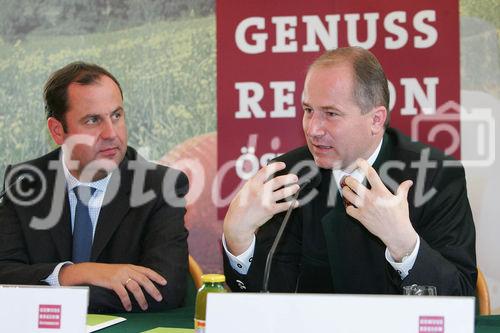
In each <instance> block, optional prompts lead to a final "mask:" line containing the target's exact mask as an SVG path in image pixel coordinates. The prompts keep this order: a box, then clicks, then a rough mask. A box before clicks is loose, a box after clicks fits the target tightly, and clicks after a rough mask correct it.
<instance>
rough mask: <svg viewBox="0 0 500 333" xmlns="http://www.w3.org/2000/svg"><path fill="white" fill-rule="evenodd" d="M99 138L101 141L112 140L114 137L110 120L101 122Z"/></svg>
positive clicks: (113, 129)
mask: <svg viewBox="0 0 500 333" xmlns="http://www.w3.org/2000/svg"><path fill="white" fill-rule="evenodd" d="M101 137H102V138H103V139H114V138H115V137H116V128H115V124H114V123H113V122H112V121H111V120H107V121H105V122H103V127H102V131H101Z"/></svg>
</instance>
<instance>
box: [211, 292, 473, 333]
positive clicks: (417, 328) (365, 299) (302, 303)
mask: <svg viewBox="0 0 500 333" xmlns="http://www.w3.org/2000/svg"><path fill="white" fill-rule="evenodd" d="M206 320H207V321H206V325H207V326H206V332H207V333H234V332H238V333H255V332H259V333H275V332H287V333H303V332H311V333H315V332H335V333H344V332H345V333H347V332H349V333H352V332H363V333H370V332H384V333H401V332H417V333H436V332H437V333H473V332H474V298H473V297H444V296H399V295H398V296H389V295H380V296H379V295H323V294H322V295H316V294H250V293H248V294H246V293H227V294H224V293H209V294H208V300H207V317H206Z"/></svg>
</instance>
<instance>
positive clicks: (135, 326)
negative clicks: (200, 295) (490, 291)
mask: <svg viewBox="0 0 500 333" xmlns="http://www.w3.org/2000/svg"><path fill="white" fill-rule="evenodd" d="M116 315H117V316H120V317H124V318H127V320H126V321H124V322H122V323H119V324H116V325H114V326H111V327H108V328H106V329H103V330H101V331H99V333H101V332H102V333H113V332H114V333H138V332H143V331H146V330H150V329H153V328H155V327H178V328H193V317H194V307H193V306H189V307H184V308H180V309H175V310H171V311H167V312H158V313H119V314H116ZM475 326H476V330H475V332H476V333H499V332H500V315H495V316H478V317H476V325H475Z"/></svg>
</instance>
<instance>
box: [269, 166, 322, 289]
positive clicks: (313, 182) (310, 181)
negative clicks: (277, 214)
mask: <svg viewBox="0 0 500 333" xmlns="http://www.w3.org/2000/svg"><path fill="white" fill-rule="evenodd" d="M319 183H321V173H319V172H318V173H317V174H316V175H315V176H314V177H312V178H307V179H305V180H304V181H303V182H302V184H301V186H300V188H299V190H298V191H297V192H295V194H294V195H293V197H292V204H291V205H290V207H288V209H287V211H286V214H285V217H284V218H283V222H281V226H280V228H279V230H278V233H277V234H276V237H275V238H274V242H273V245H272V246H271V249H270V250H269V253H268V254H267V259H266V266H265V268H264V279H263V281H262V290H261V292H262V293H268V292H269V276H270V274H271V263H272V261H273V257H274V252H275V251H276V248H277V247H278V243H279V242H280V240H281V237H282V236H283V231H285V228H286V225H287V224H288V220H289V219H290V215H291V214H292V210H293V208H294V207H293V206H294V202H295V201H297V199H298V197H299V193H300V191H301V190H302V189H304V188H306V187H307V186H309V187H310V188H311V189H312V188H315V187H317V186H318V185H319ZM299 184H300V181H299Z"/></svg>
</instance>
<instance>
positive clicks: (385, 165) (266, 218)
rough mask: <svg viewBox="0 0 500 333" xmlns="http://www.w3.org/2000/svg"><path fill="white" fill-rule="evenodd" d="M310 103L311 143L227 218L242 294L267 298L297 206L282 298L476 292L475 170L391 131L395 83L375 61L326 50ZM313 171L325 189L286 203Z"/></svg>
mask: <svg viewBox="0 0 500 333" xmlns="http://www.w3.org/2000/svg"><path fill="white" fill-rule="evenodd" d="M302 101H303V109H304V116H303V128H304V133H305V137H306V141H307V147H302V148H299V149H296V150H294V151H291V152H289V153H287V154H285V155H282V156H280V157H279V158H277V159H276V162H275V163H272V164H270V165H268V166H266V167H264V168H262V169H261V170H259V172H258V173H257V174H256V175H255V176H254V177H253V178H252V179H250V180H249V181H248V182H247V183H246V184H245V185H244V187H243V188H242V189H241V190H240V192H239V193H238V194H237V195H236V197H235V198H234V200H233V201H232V202H231V205H230V207H229V210H228V213H227V215H226V217H225V220H224V238H223V244H224V248H225V251H224V252H225V256H224V269H225V273H226V276H227V282H228V285H229V286H230V287H231V289H233V290H244V291H258V290H261V288H262V283H263V274H264V267H265V262H266V257H267V253H268V252H269V249H270V248H271V244H272V242H273V240H274V238H275V236H276V234H277V231H278V229H279V227H280V225H281V222H282V221H283V216H284V211H286V210H287V209H288V208H289V207H290V205H294V207H295V209H294V211H293V213H292V215H291V218H290V222H289V224H288V226H287V228H286V229H285V231H284V234H283V239H282V241H281V242H280V243H279V245H278V248H277V252H276V256H275V259H274V261H273V262H272V266H271V277H270V282H269V290H270V291H280V292H325V293H365V294H401V293H402V287H403V286H405V285H412V284H420V285H433V286H436V287H437V292H438V294H439V295H474V291H475V284H476V277H477V270H476V257H475V230H474V223H473V220H472V214H471V210H470V206H469V202H468V199H467V191H466V185H465V174H464V170H463V168H462V167H461V166H460V165H459V164H458V163H456V161H454V160H452V159H451V158H449V157H446V156H444V155H443V154H442V153H440V152H439V151H437V150H435V149H432V148H430V147H427V146H425V145H422V144H420V143H415V142H411V141H410V140H409V138H407V137H406V136H404V135H402V134H401V133H399V132H398V131H396V130H393V129H390V128H388V124H389V112H388V105H389V92H388V86H387V79H386V77H385V74H384V72H383V70H382V67H381V66H380V63H379V62H378V60H377V59H376V58H375V57H374V56H373V54H371V53H370V52H369V51H366V50H363V49H361V48H356V47H349V48H341V49H337V50H334V51H329V52H326V53H325V54H323V55H322V56H321V57H319V58H318V59H317V60H316V61H315V62H314V63H313V64H312V65H311V67H310V68H309V71H308V73H307V76H306V80H305V85H304V91H303V95H302ZM306 169H307V170H309V171H311V170H316V171H317V172H318V173H319V174H320V175H321V177H320V179H321V181H320V182H319V185H317V186H316V184H314V183H315V181H314V180H313V181H312V182H311V184H312V185H310V186H309V188H308V186H307V185H306V186H304V191H303V193H301V195H302V197H303V200H302V201H303V202H301V204H300V207H299V203H298V202H296V201H283V199H284V198H287V197H289V196H290V195H292V194H294V193H296V192H297V191H298V190H299V188H300V186H299V185H298V184H297V182H298V180H299V179H298V177H297V175H296V174H297V173H301V172H302V173H304V170H306ZM309 171H308V172H309ZM273 175H275V176H274V177H271V176H273ZM314 179H318V176H315V178H314ZM308 192H309V193H308ZM303 194H305V196H304V195H303ZM310 194H313V195H312V196H311V195H310ZM314 194H316V195H314ZM306 197H308V199H309V200H306ZM310 198H313V199H312V200H310ZM304 200H305V201H307V202H305V201H304ZM297 207H298V208H297Z"/></svg>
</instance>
